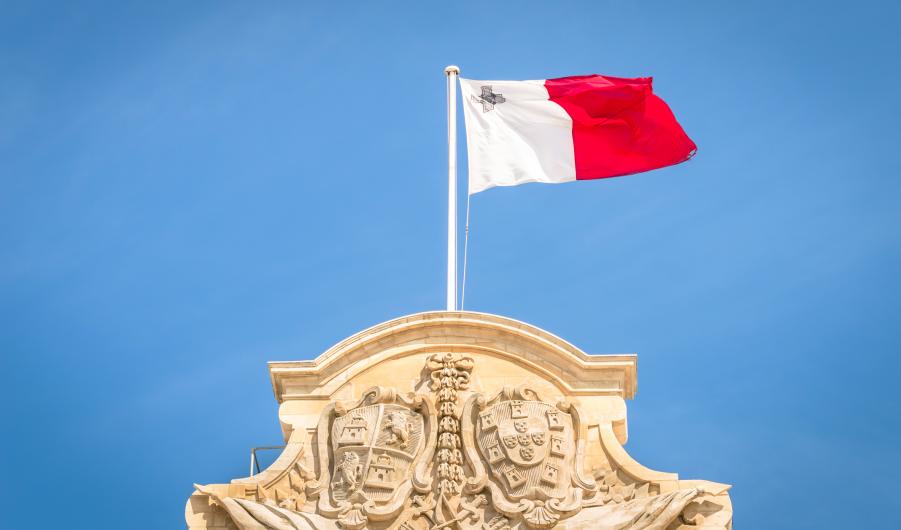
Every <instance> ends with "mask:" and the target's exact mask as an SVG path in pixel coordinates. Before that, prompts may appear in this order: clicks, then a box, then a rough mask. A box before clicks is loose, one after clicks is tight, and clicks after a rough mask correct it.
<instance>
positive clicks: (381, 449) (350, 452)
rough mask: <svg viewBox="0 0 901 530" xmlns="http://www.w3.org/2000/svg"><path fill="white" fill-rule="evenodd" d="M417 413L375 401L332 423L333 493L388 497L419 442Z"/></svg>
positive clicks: (339, 496)
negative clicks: (375, 402)
mask: <svg viewBox="0 0 901 530" xmlns="http://www.w3.org/2000/svg"><path fill="white" fill-rule="evenodd" d="M423 426H424V422H423V418H422V415H421V414H419V413H417V412H415V411H413V410H410V409H409V408H407V407H404V406H401V405H393V404H378V405H368V406H364V407H358V408H355V409H352V410H349V411H347V413H346V414H344V415H342V416H340V417H338V418H336V419H335V421H334V423H333V424H332V436H331V442H332V451H333V455H334V470H335V473H334V476H332V477H331V485H330V486H331V493H332V498H333V499H334V500H336V501H343V500H346V499H349V498H351V497H353V495H354V494H355V493H359V494H360V495H361V496H362V497H365V498H366V499H367V500H374V501H376V502H380V501H382V502H383V501H387V500H388V499H389V498H390V497H391V494H392V493H393V492H394V491H395V490H396V489H398V486H400V483H401V482H403V481H404V479H407V478H409V474H408V471H409V470H410V469H411V467H412V464H413V459H414V457H415V456H416V454H417V453H418V452H419V451H420V450H421V449H422V445H423V442H424V441H423Z"/></svg>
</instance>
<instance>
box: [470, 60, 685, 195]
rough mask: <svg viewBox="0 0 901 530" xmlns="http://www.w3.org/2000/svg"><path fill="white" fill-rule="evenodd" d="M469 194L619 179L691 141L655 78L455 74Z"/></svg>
mask: <svg viewBox="0 0 901 530" xmlns="http://www.w3.org/2000/svg"><path fill="white" fill-rule="evenodd" d="M460 84H461V86H462V92H463V111H464V116H465V119H466V144H467V149H468V152H469V194H470V195H472V194H473V193H478V192H480V191H483V190H486V189H488V188H492V187H494V186H515V185H517V184H523V183H526V182H569V181H572V180H591V179H601V178H607V177H618V176H622V175H630V174H632V173H640V172H642V171H650V170H652V169H657V168H661V167H666V166H671V165H673V164H678V163H680V162H684V161H686V160H688V159H689V158H691V157H692V156H693V155H694V154H695V151H696V146H695V144H694V142H692V141H691V139H690V138H689V137H688V136H687V135H686V134H685V131H683V130H682V127H681V126H680V125H679V122H677V121H676V118H675V116H673V113H672V111H671V110H670V109H669V107H668V106H667V105H666V103H664V102H663V100H662V99H660V98H658V97H657V96H656V95H654V91H653V89H652V86H651V84H652V79H651V78H650V77H642V78H637V79H626V78H621V77H607V76H601V75H586V76H575V77H561V78H558V79H542V80H536V81H476V80H474V79H463V78H461V79H460Z"/></svg>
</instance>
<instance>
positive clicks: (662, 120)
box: [544, 75, 697, 180]
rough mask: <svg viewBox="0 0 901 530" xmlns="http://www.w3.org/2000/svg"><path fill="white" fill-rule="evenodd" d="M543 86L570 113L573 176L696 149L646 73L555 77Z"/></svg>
mask: <svg viewBox="0 0 901 530" xmlns="http://www.w3.org/2000/svg"><path fill="white" fill-rule="evenodd" d="M544 86H545V88H546V89H547V91H548V95H549V96H550V100H551V101H553V102H554V103H557V104H558V105H560V106H561V107H563V109H564V110H565V111H566V113H567V114H569V116H570V118H572V121H573V127H572V135H573V148H574V150H575V162H576V179H578V180H587V179H600V178H608V177H618V176H622V175H629V174H632V173H639V172H642V171H649V170H652V169H657V168H661V167H666V166H671V165H673V164H678V163H680V162H684V161H686V160H688V159H689V158H691V157H692V156H693V155H694V154H695V151H697V146H695V143H694V142H692V141H691V138H689V137H688V135H686V134H685V131H684V130H682V127H681V126H680V125H679V122H677V121H676V117H675V116H673V112H672V111H671V110H670V108H669V107H668V106H667V104H666V103H665V102H664V101H663V100H662V99H660V98H659V97H657V96H656V95H654V91H653V87H652V78H650V77H641V78H636V79H627V78H621V77H607V76H600V75H586V76H574V77H560V78H557V79H548V80H546V81H545V83H544Z"/></svg>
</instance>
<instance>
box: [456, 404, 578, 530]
mask: <svg viewBox="0 0 901 530" xmlns="http://www.w3.org/2000/svg"><path fill="white" fill-rule="evenodd" d="M463 416H464V420H463V421H464V431H468V432H471V433H472V439H471V441H468V443H471V444H472V445H474V446H476V448H475V449H471V448H470V447H467V455H468V456H469V458H470V460H471V461H472V462H473V470H474V474H475V477H474V478H473V480H471V481H470V482H469V487H468V490H469V491H470V492H475V491H480V490H481V489H482V488H485V487H488V488H489V489H490V491H491V494H492V503H493V505H494V508H495V509H496V510H497V511H499V512H500V513H502V514H505V515H508V516H516V515H517V514H521V515H522V517H523V520H524V522H525V523H526V524H527V525H528V526H529V527H531V528H549V527H550V526H553V525H554V524H556V522H557V521H558V520H560V519H562V518H566V517H570V516H572V515H574V514H575V513H577V512H578V511H579V510H580V509H581V507H582V506H581V500H582V498H583V494H585V493H587V492H590V491H593V490H594V489H595V484H594V481H593V480H592V479H591V478H589V477H586V476H585V475H584V473H583V469H582V458H583V455H582V445H583V444H580V443H579V438H580V436H583V435H582V433H581V426H580V422H579V415H578V409H577V408H576V407H575V406H574V405H572V404H570V403H567V402H557V403H549V402H547V401H543V400H542V399H541V398H540V397H539V396H538V394H537V393H536V392H534V391H533V390H531V389H529V388H528V387H519V388H516V389H512V388H506V389H504V391H503V392H501V393H500V394H498V395H497V396H495V397H494V398H492V399H490V400H486V399H485V398H484V397H482V396H474V397H472V398H470V400H469V401H468V402H467V404H466V407H465V410H464V412H463Z"/></svg>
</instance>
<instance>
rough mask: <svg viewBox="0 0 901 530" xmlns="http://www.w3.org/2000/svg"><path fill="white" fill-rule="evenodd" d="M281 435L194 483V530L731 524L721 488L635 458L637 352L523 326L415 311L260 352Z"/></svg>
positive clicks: (523, 529) (680, 529)
mask: <svg viewBox="0 0 901 530" xmlns="http://www.w3.org/2000/svg"><path fill="white" fill-rule="evenodd" d="M270 369H271V371H272V377H273V388H274V389H275V391H276V396H277V398H278V399H279V401H280V403H281V406H280V410H279V418H280V420H281V422H282V426H283V429H284V430H285V434H286V440H287V442H288V445H287V447H286V449H285V451H284V452H283V453H282V455H281V456H280V457H279V458H278V460H276V462H275V463H273V464H272V465H271V466H270V467H269V468H268V469H266V470H265V471H263V472H262V473H259V474H257V475H254V476H251V477H247V478H243V479H236V480H234V481H232V483H231V484H213V485H209V486H199V485H198V486H196V489H197V491H196V492H195V494H194V495H193V496H192V497H191V499H190V500H189V502H188V506H187V508H186V518H187V521H188V525H189V528H192V529H222V530H225V529H232V528H238V529H262V528H271V529H279V530H283V529H303V530H312V529H320V530H323V529H326V530H370V529H371V530H444V529H453V530H528V529H532V530H545V529H550V528H558V529H561V530H565V529H569V530H587V529H592V530H627V529H634V530H688V529H691V528H699V527H703V528H705V529H707V530H716V529H720V530H727V529H731V519H732V517H731V513H732V512H731V504H730V501H729V497H728V494H727V493H726V491H727V490H728V488H729V487H728V486H726V485H723V484H717V483H713V482H707V481H684V480H679V478H678V476H677V475H675V474H673V473H662V472H657V471H652V470H650V469H647V468H645V467H643V466H641V464H639V463H637V462H635V461H634V460H632V459H631V458H630V457H629V455H628V454H627V453H626V452H625V450H624V449H623V447H622V444H623V443H624V442H625V439H626V414H625V401H624V398H631V396H632V392H633V391H634V388H635V382H634V374H635V357H634V356H629V355H615V356H588V355H585V354H584V353H581V352H579V351H578V350H576V349H575V348H574V347H572V346H571V345H569V344H567V343H565V342H564V341H562V340H560V339H558V338H556V337H553V336H552V335H550V334H548V333H546V332H543V331H541V330H538V329H536V328H532V327H530V326H527V325H525V324H522V323H518V322H515V321H511V320H509V319H502V318H500V317H496V316H492V315H481V314H476V313H424V314H421V315H414V316H412V317H406V318H404V319H399V320H396V321H392V322H389V323H386V324H383V325H380V326H376V327H375V328H373V329H371V330H367V331H365V332H362V333H360V334H358V335H357V336H354V337H351V338H350V339H348V340H346V341H344V342H342V343H339V344H338V345H336V346H335V347H334V348H332V349H331V350H329V351H328V352H326V353H325V354H323V356H321V357H320V358H319V359H317V360H316V361H312V362H311V361H299V362H297V363H272V364H271V365H270Z"/></svg>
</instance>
